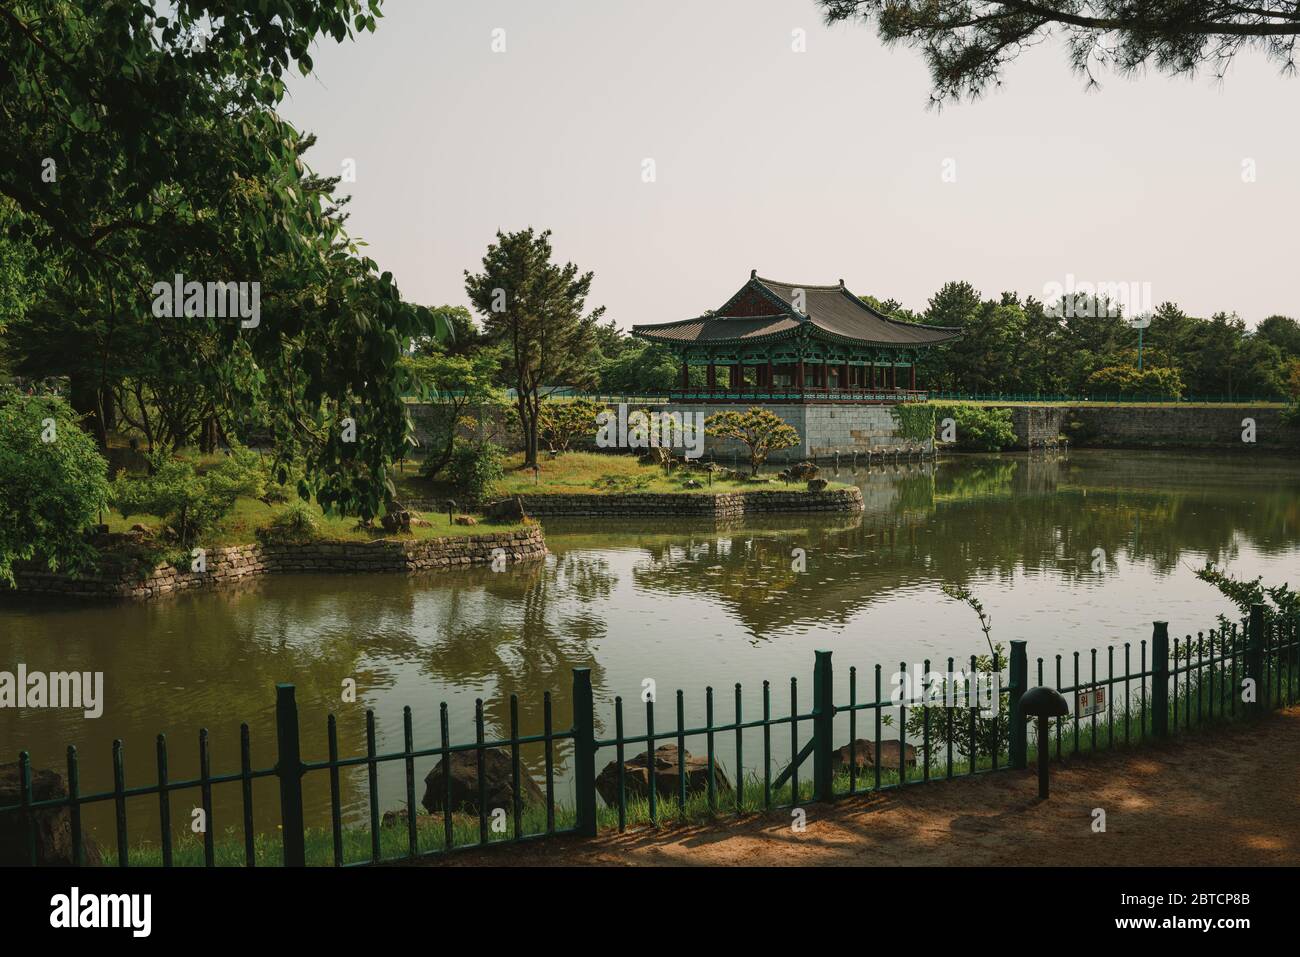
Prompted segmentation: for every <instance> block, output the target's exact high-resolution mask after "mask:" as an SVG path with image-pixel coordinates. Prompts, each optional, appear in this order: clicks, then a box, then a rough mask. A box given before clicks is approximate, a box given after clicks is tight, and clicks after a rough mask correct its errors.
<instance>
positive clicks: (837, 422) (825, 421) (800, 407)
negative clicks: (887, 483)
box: [663, 403, 913, 463]
mask: <svg viewBox="0 0 1300 957" xmlns="http://www.w3.org/2000/svg"><path fill="white" fill-rule="evenodd" d="M764 407H765V408H767V409H770V410H771V411H772V412H773V413H775V414H776V415H778V416H780V417H781V418H782V419H784V420H785V421H786V422H788V423H789V424H790V425H792V426H794V428H795V431H797V432H798V433H799V444H798V445H796V446H794V447H793V448H789V449H784V450H782V451H780V452H775V453H773V454H772V455H771V456H769V457H768V461H769V462H772V463H781V462H799V461H802V460H804V459H808V458H813V457H815V456H821V457H825V456H829V455H833V454H835V452H836V451H839V452H841V453H843V454H846V455H851V454H852V453H853V452H855V451H857V452H866V451H868V450H871V449H877V450H878V449H881V448H894V447H897V446H906V445H911V444H913V443H912V442H911V441H909V440H908V439H906V438H904V437H903V436H902V435H901V434H900V433H899V431H898V424H897V423H896V422H895V421H894V416H893V413H891V412H890V406H887V405H851V404H849V403H843V404H833V403H826V404H824V405H814V404H793V403H792V404H776V403H764ZM663 408H664V410H665V411H668V412H679V413H688V412H700V411H702V412H703V413H704V416H705V418H708V417H709V416H710V415H713V414H715V413H717V412H724V411H734V410H736V409H743V408H745V406H743V405H739V404H710V403H694V404H675V403H674V404H669V405H665V406H664V407H663ZM704 454H705V456H706V457H708V456H710V455H712V456H713V457H714V458H715V459H717V461H719V462H723V463H726V462H728V461H730V459H731V458H732V456H733V455H739V456H740V460H741V461H742V462H743V461H744V460H745V457H746V455H747V450H746V447H745V446H744V444H743V443H741V442H737V441H735V440H734V439H718V438H715V437H714V436H711V435H707V436H705V439H704Z"/></svg>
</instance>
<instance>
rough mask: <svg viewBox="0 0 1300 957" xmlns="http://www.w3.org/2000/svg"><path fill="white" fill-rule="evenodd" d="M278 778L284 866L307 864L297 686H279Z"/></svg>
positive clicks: (277, 720)
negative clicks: (295, 697) (295, 695)
mask: <svg viewBox="0 0 1300 957" xmlns="http://www.w3.org/2000/svg"><path fill="white" fill-rule="evenodd" d="M275 742H276V752H277V754H276V762H275V776H276V777H277V778H279V780H280V825H281V834H282V836H283V837H282V839H283V842H284V866H285V867H302V866H304V865H305V864H306V863H307V847H306V836H305V835H304V834H303V816H302V772H303V767H302V752H301V750H300V748H299V743H298V704H297V702H296V701H295V700H294V688H293V685H288V684H279V685H276V686H275Z"/></svg>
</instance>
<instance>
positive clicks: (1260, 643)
mask: <svg viewBox="0 0 1300 957" xmlns="http://www.w3.org/2000/svg"><path fill="white" fill-rule="evenodd" d="M1246 673H1247V674H1248V675H1249V676H1250V677H1251V678H1253V679H1254V681H1255V701H1254V703H1253V704H1251V705H1249V706H1248V707H1247V709H1246V710H1247V712H1248V713H1250V714H1255V715H1258V714H1260V713H1261V712H1263V711H1265V710H1266V709H1267V708H1268V690H1269V689H1268V681H1267V680H1265V678H1264V606H1263V605H1261V604H1258V603H1257V604H1254V605H1251V606H1250V628H1249V630H1248V631H1247V632H1246Z"/></svg>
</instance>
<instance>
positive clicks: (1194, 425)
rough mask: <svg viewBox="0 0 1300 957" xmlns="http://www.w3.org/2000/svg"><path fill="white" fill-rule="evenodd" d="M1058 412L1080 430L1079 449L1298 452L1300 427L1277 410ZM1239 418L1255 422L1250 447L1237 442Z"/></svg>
mask: <svg viewBox="0 0 1300 957" xmlns="http://www.w3.org/2000/svg"><path fill="white" fill-rule="evenodd" d="M1064 411H1065V422H1066V424H1068V423H1070V422H1072V421H1074V422H1078V423H1079V424H1080V426H1081V428H1080V429H1079V430H1078V431H1079V444H1080V445H1088V446H1115V447H1129V448H1196V449H1245V450H1250V449H1252V448H1254V449H1271V450H1275V451H1288V452H1300V427H1298V426H1294V425H1287V424H1286V423H1284V422H1283V421H1282V413H1283V411H1284V410H1283V409H1279V408H1268V407H1265V406H1258V407H1255V406H1246V407H1237V408H1218V407H1214V406H1199V407H1198V406H1179V405H1170V406H1137V407H1124V406H1110V407H1107V406H1088V405H1077V406H1072V407H1070V408H1068V409H1066V410H1064ZM1243 419H1254V421H1255V442H1254V443H1253V444H1251V443H1246V442H1243V441H1242V432H1243V430H1244V428H1245V427H1244V426H1243V425H1242V420H1243ZM1065 431H1066V434H1067V435H1068V434H1070V433H1069V430H1065Z"/></svg>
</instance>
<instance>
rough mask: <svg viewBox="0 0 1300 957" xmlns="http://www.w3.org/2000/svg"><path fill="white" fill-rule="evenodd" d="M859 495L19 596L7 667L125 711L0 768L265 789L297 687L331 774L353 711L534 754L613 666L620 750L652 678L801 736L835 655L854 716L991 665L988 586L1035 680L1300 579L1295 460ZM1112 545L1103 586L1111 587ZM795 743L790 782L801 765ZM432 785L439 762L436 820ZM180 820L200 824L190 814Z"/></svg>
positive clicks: (68, 721) (359, 743) (914, 480)
mask: <svg viewBox="0 0 1300 957" xmlns="http://www.w3.org/2000/svg"><path fill="white" fill-rule="evenodd" d="M840 478H841V479H842V480H849V479H852V480H853V481H855V482H856V483H857V484H858V485H859V487H860V488H861V489H862V491H863V497H864V502H865V505H866V510H865V512H864V513H863V514H862V515H854V516H826V517H804V516H799V517H787V518H768V519H764V520H756V521H746V522H743V523H740V524H738V525H730V526H728V525H723V526H715V525H713V524H707V523H706V524H701V523H699V522H667V523H663V522H658V521H656V522H653V523H652V522H644V521H625V522H606V521H602V522H601V523H599V525H597V526H593V525H592V524H591V523H583V522H576V521H571V522H561V521H551V522H547V523H546V527H547V537H548V542H549V545H550V549H551V552H552V554H551V555H550V556H549V557H548V558H547V559H546V560H545V561H544V562H538V563H532V564H529V565H522V566H516V567H512V568H510V569H508V570H507V571H505V572H502V573H493V572H491V571H489V570H487V569H471V570H465V571H458V572H452V573H433V574H429V575H426V576H420V577H414V578H404V577H392V576H384V575H365V576H361V575H357V576H300V577H293V578H272V579H266V580H262V581H260V582H257V583H255V584H253V585H251V586H248V587H244V588H241V589H237V590H231V591H223V592H218V593H211V594H204V595H188V596H181V597H178V598H175V599H172V600H168V601H164V602H160V603H156V604H136V605H108V604H87V605H77V604H70V603H67V602H50V601H33V600H29V599H22V598H16V597H14V596H4V597H3V598H0V635H2V636H3V638H2V639H0V641H2V642H3V644H2V645H0V647H3V651H4V658H3V660H4V661H5V662H6V664H4V665H0V667H4V668H6V669H9V670H12V669H13V667H15V666H16V663H17V662H20V661H21V662H25V663H26V664H27V666H28V667H29V668H30V669H40V670H68V669H73V668H75V669H78V670H87V671H103V672H104V673H105V678H106V692H105V710H104V716H103V717H102V718H100V719H98V720H96V721H86V720H84V719H82V718H81V717H80V714H79V713H75V714H74V713H72V712H52V711H33V710H28V711H23V712H14V711H0V755H2V757H0V760H12V759H13V756H14V755H15V753H16V751H17V750H19V749H20V748H27V749H29V750H30V751H31V752H32V756H33V762H34V763H35V764H36V765H37V766H40V767H53V768H62V767H63V764H64V760H65V758H64V746H65V745H66V744H68V743H75V744H77V745H78V747H79V749H80V753H81V755H82V759H83V769H82V782H83V787H84V788H87V789H108V788H109V787H110V786H111V780H112V778H111V766H110V763H109V754H110V748H111V744H112V741H113V739H114V738H115V737H121V738H122V739H123V740H124V742H125V747H126V753H127V773H128V783H129V784H132V785H134V784H144V783H147V782H149V781H151V780H152V779H153V773H154V772H153V768H154V757H153V755H154V736H155V735H156V734H157V733H159V732H164V733H166V734H167V737H168V741H169V744H170V746H171V748H172V749H173V750H172V755H171V773H172V776H173V778H180V777H188V776H194V775H196V774H197V744H196V742H197V736H198V730H199V728H200V727H203V726H206V727H207V728H209V729H210V731H211V735H212V739H211V740H212V747H213V767H214V770H216V771H218V772H221V771H229V770H234V769H237V768H238V764H239V752H238V740H239V724H240V722H241V721H247V722H248V723H249V725H250V726H251V727H252V729H253V750H254V765H255V766H270V765H271V764H272V763H273V762H274V745H273V738H274V695H273V692H272V688H273V686H274V684H275V683H276V682H279V681H290V682H293V683H294V684H295V685H296V686H297V688H298V700H299V704H300V708H301V712H302V735H303V746H304V751H305V753H306V755H307V757H308V758H309V759H318V758H322V757H324V756H325V753H326V749H325V743H326V737H325V720H326V716H327V714H329V713H331V712H332V713H335V714H336V715H337V716H338V719H339V730H340V749H341V751H342V752H343V753H345V754H361V753H364V749H365V730H364V729H365V723H364V722H365V718H364V712H365V709H366V708H368V707H370V708H374V709H375V711H376V718H377V726H378V738H379V742H380V743H379V747H380V750H381V752H382V751H385V750H395V749H398V748H400V747H401V742H402V716H401V709H402V707H403V706H404V705H409V706H410V707H411V709H412V715H413V720H414V724H415V729H416V743H417V746H419V747H429V746H434V745H436V744H437V742H438V705H439V703H440V702H442V701H446V702H447V704H448V712H449V718H450V724H451V733H452V737H453V739H455V740H457V741H466V740H472V737H473V734H474V730H475V729H474V725H473V714H474V699H475V698H482V699H483V701H484V719H485V726H486V727H485V732H486V734H487V736H488V737H489V738H491V737H497V736H503V735H505V734H507V733H508V731H509V728H510V703H509V696H510V695H512V694H513V695H517V696H518V720H519V730H520V731H521V732H522V733H523V734H527V735H532V734H540V733H541V731H542V729H543V722H544V714H543V692H544V691H547V690H550V691H552V692H554V702H553V703H554V713H553V722H554V727H555V728H557V729H564V728H567V727H568V726H569V724H570V722H571V712H570V710H569V687H570V681H571V672H572V669H574V668H576V667H586V668H590V669H591V670H592V678H593V684H594V686H595V688H596V689H597V694H598V695H599V702H598V720H599V721H600V723H601V727H602V733H607V732H608V731H609V730H610V729H611V726H612V708H613V698H614V696H615V695H622V696H623V697H624V699H625V701H627V702H630V703H631V704H629V707H628V731H629V733H635V732H636V731H637V730H638V729H639V728H640V727H641V726H642V722H643V716H642V711H641V705H640V702H639V693H640V689H641V685H642V681H643V680H644V679H645V678H653V679H654V680H655V681H656V683H657V685H658V688H659V693H660V698H661V700H670V695H671V690H672V689H676V688H682V689H683V690H684V691H685V692H686V700H687V718H688V722H690V723H699V722H702V720H703V711H704V708H703V697H704V691H705V688H706V686H709V685H713V686H716V687H718V688H719V689H725V691H720V692H719V695H720V699H719V710H718V719H719V720H720V721H724V720H727V718H728V716H729V715H730V701H731V693H732V689H731V686H732V683H733V682H741V683H742V684H743V689H742V693H743V700H744V707H745V709H746V713H747V714H749V715H751V716H752V715H754V714H757V713H758V709H759V707H760V699H759V697H758V695H759V694H760V687H761V682H762V680H764V679H768V680H770V681H771V682H772V688H773V708H774V713H777V714H780V713H783V710H782V709H783V708H784V702H785V701H786V696H787V694H788V692H787V689H788V679H789V677H790V676H791V675H797V676H799V677H800V680H801V682H802V681H803V680H804V679H805V678H806V677H807V676H809V674H810V669H811V663H812V657H813V656H812V652H813V649H814V648H819V647H826V648H831V649H833V650H834V651H835V652H836V654H835V658H836V667H837V672H836V677H837V693H841V692H842V691H843V690H844V689H843V688H840V686H841V685H844V683H845V682H846V681H847V668H848V665H850V664H853V665H857V666H858V667H859V669H860V670H862V669H867V668H869V667H870V666H871V665H873V664H876V663H882V664H885V665H891V666H892V665H894V664H896V663H897V662H898V661H900V660H908V661H916V660H919V659H920V658H921V657H933V658H935V659H936V660H940V659H942V658H943V657H945V656H947V655H955V656H958V657H964V656H965V655H968V654H970V653H973V652H978V651H980V650H981V649H982V644H983V639H982V637H981V636H980V635H979V633H978V631H977V630H976V628H975V625H974V621H973V619H972V618H971V617H970V615H969V612H968V610H966V609H964V608H962V607H961V606H959V605H957V604H956V603H953V602H950V601H946V600H945V599H944V598H943V596H942V594H941V593H940V592H939V586H940V585H942V584H944V583H949V582H955V583H962V584H967V585H969V586H970V587H971V588H973V589H974V590H975V591H976V592H977V593H978V594H979V595H980V596H981V598H982V599H983V600H984V602H985V604H986V606H987V607H988V608H989V610H990V612H991V614H992V616H993V620H994V635H995V638H997V639H999V640H1002V641H1007V640H1009V639H1011V638H1025V639H1027V640H1028V641H1029V643H1030V654H1031V657H1033V656H1042V657H1045V658H1046V659H1047V661H1048V663H1049V664H1048V667H1049V668H1050V663H1051V658H1052V656H1053V655H1055V654H1057V653H1065V654H1068V653H1069V652H1070V651H1073V650H1084V649H1087V648H1091V647H1094V646H1096V647H1103V648H1104V647H1105V645H1107V644H1117V645H1118V644H1121V643H1122V642H1124V641H1137V640H1140V639H1141V638H1143V637H1146V636H1147V635H1148V634H1149V628H1150V624H1149V623H1150V621H1151V620H1153V619H1156V618H1160V619H1166V620H1169V621H1170V622H1171V623H1172V626H1173V629H1174V631H1175V633H1179V632H1188V631H1195V630H1197V629H1199V628H1204V627H1206V626H1207V625H1208V624H1210V623H1211V622H1212V621H1213V619H1214V616H1215V615H1217V614H1218V613H1219V612H1221V611H1226V610H1227V607H1226V605H1225V603H1224V602H1223V601H1222V600H1221V599H1219V598H1218V596H1217V594H1216V593H1215V592H1213V591H1212V590H1211V589H1209V588H1208V587H1207V586H1205V585H1203V584H1201V583H1199V582H1197V581H1195V579H1194V578H1193V576H1192V574H1191V570H1192V569H1193V568H1195V567H1199V566H1200V565H1201V564H1202V563H1203V562H1204V561H1205V560H1206V559H1207V558H1208V559H1211V560H1214V561H1216V562H1220V563H1224V564H1227V565H1228V566H1229V568H1230V569H1232V570H1233V571H1235V572H1237V573H1239V574H1243V575H1249V576H1254V575H1257V574H1262V575H1264V576H1265V577H1266V578H1267V579H1270V580H1285V579H1287V578H1288V577H1289V578H1290V579H1291V581H1292V582H1293V583H1294V582H1295V580H1296V575H1295V571H1296V568H1297V567H1298V566H1297V564H1296V557H1297V554H1298V553H1300V541H1298V538H1300V495H1298V494H1297V493H1298V492H1300V479H1298V478H1297V472H1296V469H1295V464H1294V462H1291V461H1287V460H1284V459H1260V460H1259V461H1244V460H1243V461H1238V460H1236V459H1233V458H1231V457H1227V456H1200V457H1197V456H1187V455H1173V454H1161V453H1144V454H1136V453H1122V452H1078V451H1076V452H1072V453H1070V454H1069V455H1066V456H1043V455H1041V454H1040V455H1036V456H1024V455H1019V456H987V457H966V458H962V459H960V460H956V461H952V462H941V463H939V464H938V465H937V466H936V465H935V464H933V463H930V462H926V463H910V464H899V465H894V464H892V463H891V464H890V465H887V466H884V467H880V466H877V467H875V468H873V469H870V470H868V469H866V468H864V467H859V470H858V472H857V473H856V474H852V473H851V472H850V469H849V468H848V466H847V465H844V467H842V468H841V471H840ZM796 549H801V550H802V553H803V556H804V558H805V561H806V569H805V570H802V571H801V570H798V567H797V565H796V563H795V561H794V558H795V550H796ZM1098 549H1100V550H1101V552H1103V553H1104V556H1105V561H1104V566H1103V569H1102V570H1101V571H1096V570H1094V567H1093V566H1094V556H1095V555H1096V554H1097V550H1098ZM348 678H352V679H355V680H356V683H357V686H358V688H359V691H360V700H359V701H358V702H356V703H348V702H345V701H344V700H342V695H341V692H342V686H343V682H344V680H345V679H348ZM808 691H810V687H809V688H808V690H805V691H803V692H802V693H803V694H807V693H808ZM723 702H725V703H726V706H725V707H723ZM803 703H804V704H805V705H806V704H807V699H804V701H803ZM661 714H662V715H663V717H662V718H661V719H660V724H659V726H660V728H661V729H663V728H664V727H666V726H671V722H672V708H671V705H669V706H667V707H664V708H662V710H661ZM778 737H780V736H778ZM774 743H775V753H774V760H780V759H781V758H782V757H783V754H784V751H783V750H782V748H783V742H781V741H776V742H774ZM784 747H786V748H788V742H785V743H784ZM568 750H569V749H568V747H567V742H564V743H561V744H560V745H559V746H558V747H557V768H558V772H559V775H560V784H561V789H560V794H561V796H562V797H563V795H564V793H565V790H564V789H565V788H566V787H567V783H566V782H567V779H566V777H565V774H566V771H567V756H568ZM746 750H747V752H748V753H751V754H754V753H761V747H760V748H758V749H754V748H752V747H751V746H750V745H749V744H747V745H746ZM522 757H523V761H524V765H525V767H526V768H527V769H528V771H529V772H530V773H532V774H534V775H536V776H540V774H541V773H542V768H543V755H542V752H541V749H540V748H539V747H529V748H525V749H524V752H523V755H522ZM432 764H433V761H432V759H425V760H422V761H419V762H417V767H416V774H417V787H416V793H417V798H418V796H419V794H420V793H421V792H422V785H421V783H420V780H419V779H422V778H423V776H424V774H425V773H426V772H427V771H428V769H429V767H431V766H432ZM317 777H318V778H319V777H320V776H317ZM326 784H327V782H326V781H324V780H315V779H312V778H311V777H310V776H309V779H308V788H307V795H306V797H307V801H308V813H309V814H310V815H311V816H312V819H313V820H314V821H315V822H317V823H324V822H327V821H328V791H327V787H326ZM404 792H405V781H404V777H403V769H402V766H401V764H400V762H397V763H394V764H392V765H386V766H384V767H383V769H382V770H381V774H380V802H381V806H382V807H385V808H387V807H393V806H396V805H397V804H399V803H400V801H401V800H402V796H403V795H404ZM187 800H188V798H187ZM256 800H257V803H258V808H257V813H256V818H257V820H258V822H259V824H261V825H262V826H264V827H273V826H274V821H275V817H276V814H275V807H276V804H275V795H274V792H273V791H272V790H271V789H270V786H269V785H268V784H265V783H264V784H259V786H258V789H257V791H256ZM367 800H368V793H367V790H366V782H365V774H364V770H362V771H361V772H360V773H357V774H349V775H346V776H345V780H344V801H345V804H346V806H347V819H348V820H349V821H358V820H361V819H363V818H364V817H365V815H366V802H367ZM194 801H195V802H196V803H197V795H195V796H194ZM174 803H175V807H177V808H180V807H184V806H185V805H184V803H183V801H182V799H181V798H180V797H179V796H178V797H177V798H176V799H175V802H174ZM131 804H132V807H131V819H132V827H133V831H132V833H133V835H136V836H139V837H147V836H149V835H150V834H151V833H152V832H151V831H150V825H151V824H152V822H153V821H156V818H157V811H156V807H157V803H156V799H154V800H143V799H142V800H139V801H134V802H131ZM109 814H111V812H108V813H106V814H97V813H88V820H90V821H91V823H92V826H94V827H95V828H96V829H97V830H98V833H99V834H100V838H101V841H103V840H104V838H105V837H106V836H108V837H111V818H110V817H109ZM238 815H239V802H238V789H237V788H229V789H221V788H219V789H217V793H216V821H217V826H218V828H221V827H224V826H225V825H228V824H233V823H235V822H236V821H237V820H238ZM174 816H176V817H185V816H184V815H179V814H177V813H176V812H174ZM154 826H155V827H156V825H154Z"/></svg>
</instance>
